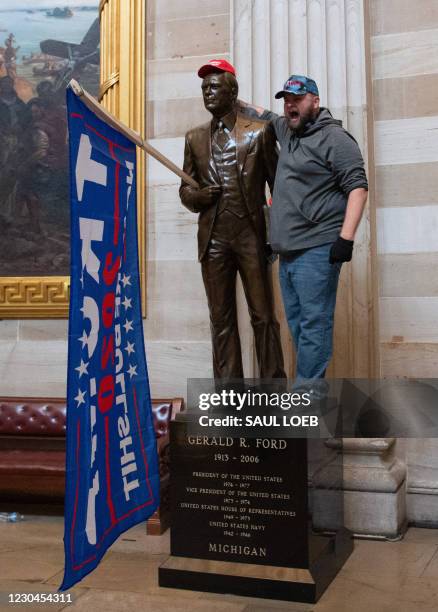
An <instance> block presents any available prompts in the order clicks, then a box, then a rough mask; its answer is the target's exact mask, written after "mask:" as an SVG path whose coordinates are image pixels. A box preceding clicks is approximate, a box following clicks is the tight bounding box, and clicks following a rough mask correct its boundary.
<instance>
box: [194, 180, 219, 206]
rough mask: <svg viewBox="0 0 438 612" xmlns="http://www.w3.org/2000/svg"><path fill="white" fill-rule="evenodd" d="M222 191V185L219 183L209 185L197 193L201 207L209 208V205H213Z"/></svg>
mask: <svg viewBox="0 0 438 612" xmlns="http://www.w3.org/2000/svg"><path fill="white" fill-rule="evenodd" d="M221 192H222V187H220V186H219V185H209V186H208V187H203V188H202V189H200V190H199V191H198V193H197V200H198V202H197V203H198V206H199V208H208V207H209V206H213V204H215V203H216V201H217V200H218V199H219V197H220V195H221Z"/></svg>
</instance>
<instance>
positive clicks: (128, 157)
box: [61, 90, 159, 590]
mask: <svg viewBox="0 0 438 612" xmlns="http://www.w3.org/2000/svg"><path fill="white" fill-rule="evenodd" d="M67 106H68V119H69V138H70V140H69V142H70V194H71V196H70V197H71V297H70V323H69V338H68V350H69V354H68V383H67V465H66V498H65V535H64V546H65V574H64V580H63V583H62V585H61V589H62V590H65V589H68V588H70V587H71V586H72V585H73V584H74V583H76V582H77V581H78V580H81V578H83V577H84V576H85V575H86V574H88V573H89V572H90V571H91V570H93V569H94V568H95V567H96V565H97V564H98V563H99V561H100V559H101V558H102V556H103V555H104V553H105V551H106V549H107V548H108V547H109V546H110V545H111V544H112V543H113V542H114V541H115V540H116V538H117V537H118V536H119V535H120V534H121V533H123V532H124V531H126V529H129V528H130V527H132V526H133V525H135V524H137V523H139V522H140V521H144V520H146V519H147V518H148V517H149V516H150V515H151V514H152V513H153V512H154V511H155V510H156V508H157V506H158V503H159V470H158V459H157V450H156V439H155V432H154V427H153V420H152V411H151V399H150V391H149V380H148V373H147V366H146V358H145V349H144V339H143V327H142V319H141V306H140V288H139V287H140V285H139V268H138V250H137V210H136V179H135V172H136V148H135V145H134V144H133V143H131V142H130V141H129V140H127V139H126V138H125V136H123V135H122V134H120V133H119V132H117V131H116V130H114V129H113V128H111V127H110V126H108V125H106V124H105V123H104V122H103V121H101V120H100V119H99V118H98V117H96V115H95V114H94V113H92V112H91V111H90V110H89V109H88V108H87V107H86V106H85V104H83V103H82V102H81V100H80V99H79V98H78V97H77V96H76V95H75V94H74V93H73V92H72V91H71V90H68V92H67Z"/></svg>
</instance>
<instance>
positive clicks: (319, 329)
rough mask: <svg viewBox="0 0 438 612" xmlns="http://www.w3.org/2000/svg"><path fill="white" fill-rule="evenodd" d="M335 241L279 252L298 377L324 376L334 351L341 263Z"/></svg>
mask: <svg viewBox="0 0 438 612" xmlns="http://www.w3.org/2000/svg"><path fill="white" fill-rule="evenodd" d="M331 245H332V243H330V244H323V245H321V246H317V247H313V248H310V249H305V250H302V251H296V253H294V254H293V255H290V256H280V286H281V292H282V295H283V303H284V309H285V313H286V318H287V322H288V324H289V329H290V331H291V334H292V338H293V340H294V344H295V349H296V352H297V371H296V377H297V379H298V380H300V379H314V378H323V377H324V375H325V371H326V368H327V365H328V363H329V361H330V358H331V356H332V352H333V319H334V313H335V304H336V291H337V288H338V280H339V272H340V270H341V265H342V264H341V263H334V264H330V263H329V251H330V247H331Z"/></svg>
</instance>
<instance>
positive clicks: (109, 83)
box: [99, 70, 120, 102]
mask: <svg viewBox="0 0 438 612" xmlns="http://www.w3.org/2000/svg"><path fill="white" fill-rule="evenodd" d="M119 80H120V73H119V71H118V70H117V71H116V72H113V74H111V75H110V76H109V77H108V79H107V80H106V81H105V82H104V83H101V85H100V87H99V102H101V101H102V99H103V97H104V96H105V94H106V92H107V91H108V89H110V88H111V87H114V85H115V84H116V83H118V82H119Z"/></svg>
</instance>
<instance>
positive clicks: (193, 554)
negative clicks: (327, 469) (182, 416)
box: [159, 421, 353, 603]
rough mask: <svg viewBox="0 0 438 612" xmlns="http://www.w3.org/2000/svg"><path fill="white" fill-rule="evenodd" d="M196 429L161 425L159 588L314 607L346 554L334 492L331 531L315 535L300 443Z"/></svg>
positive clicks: (348, 544)
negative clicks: (163, 527)
mask: <svg viewBox="0 0 438 612" xmlns="http://www.w3.org/2000/svg"><path fill="white" fill-rule="evenodd" d="M203 430H204V431H202V432H199V435H198V434H197V433H194V432H193V427H192V428H190V425H189V424H188V423H187V422H184V421H176V422H173V423H172V424H171V447H170V453H171V485H170V493H171V509H172V523H171V525H172V526H171V546H170V548H171V556H170V558H169V559H168V560H167V561H166V562H165V563H163V564H162V565H161V567H160V569H159V584H160V586H163V587H171V588H182V589H190V590H197V591H212V592H217V593H234V594H237V595H248V596H252V597H263V598H270V599H284V600H289V601H302V602H310V603H314V602H316V601H317V600H318V599H319V597H320V596H321V595H322V593H323V592H324V590H325V589H326V588H327V587H328V585H329V584H330V582H331V581H332V580H333V579H334V577H335V576H336V574H337V573H338V571H339V570H340V569H341V567H342V565H343V564H344V563H345V561H346V559H347V558H348V556H349V555H350V553H351V551H352V549H353V541H352V537H351V534H350V533H349V531H348V530H346V529H345V528H344V526H343V501H342V491H341V489H340V487H338V490H337V493H338V495H337V499H331V500H330V501H331V503H332V513H333V516H334V522H335V523H336V524H335V527H334V528H333V529H332V531H331V533H330V534H328V533H324V534H321V533H316V532H315V531H314V529H313V527H312V525H311V523H310V521H309V508H308V488H307V482H308V465H309V461H308V456H309V452H312V451H311V450H310V451H309V448H311V445H308V443H307V440H305V439H279V438H271V437H263V438H253V437H250V438H249V437H245V438H243V437H240V438H233V437H225V436H222V437H218V436H214V435H212V434H211V431H210V433H209V431H208V430H206V428H205V427H204V428H203ZM316 442H320V443H323V442H322V441H319V440H318V441H316V440H312V443H316ZM312 446H314V444H313V445H312ZM339 469H340V470H341V472H340V473H339ZM334 472H335V470H333V473H334ZM341 480H342V465H340V466H339V465H338V475H337V481H338V482H340V481H341ZM335 497H336V496H335ZM336 508H337V509H338V512H336Z"/></svg>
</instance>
